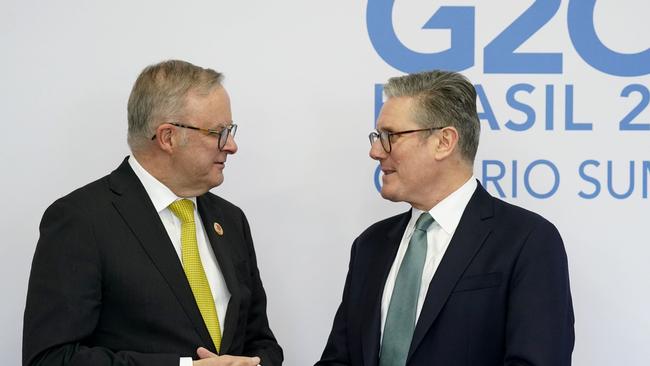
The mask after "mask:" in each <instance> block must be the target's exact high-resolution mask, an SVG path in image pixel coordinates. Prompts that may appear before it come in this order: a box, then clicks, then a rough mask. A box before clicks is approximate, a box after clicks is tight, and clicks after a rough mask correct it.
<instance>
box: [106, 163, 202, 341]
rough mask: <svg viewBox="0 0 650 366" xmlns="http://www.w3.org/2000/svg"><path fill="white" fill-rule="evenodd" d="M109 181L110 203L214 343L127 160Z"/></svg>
mask: <svg viewBox="0 0 650 366" xmlns="http://www.w3.org/2000/svg"><path fill="white" fill-rule="evenodd" d="M109 182H110V183H109V184H110V189H111V191H112V192H113V193H114V195H113V206H114V207H115V209H116V210H117V211H118V212H119V214H120V216H122V218H123V219H124V222H125V223H126V225H127V226H128V227H129V228H130V229H131V231H132V232H133V234H134V235H135V236H136V238H137V239H138V241H139V242H140V244H141V245H142V248H143V249H144V250H145V252H146V253H147V255H148V256H149V258H150V259H151V262H153V264H154V266H155V267H156V268H157V269H158V271H159V272H160V274H161V275H162V276H163V278H164V279H165V280H166V281H167V283H168V284H169V287H170V289H171V291H172V293H173V294H174V296H175V297H176V300H177V301H178V302H179V303H180V304H181V306H182V308H183V310H184V312H185V314H186V315H187V317H188V318H189V320H190V322H191V323H192V324H193V325H194V328H195V329H196V332H197V335H198V336H199V337H200V339H201V340H202V342H203V344H205V345H211V346H213V343H212V340H211V338H210V334H209V333H208V330H207V328H206V326H205V323H204V322H203V317H202V316H201V313H200V311H199V308H198V307H197V305H196V301H195V300H194V294H193V293H192V289H191V288H190V285H189V283H188V282H187V277H186V276H185V272H184V271H183V266H182V265H181V262H180V260H179V259H178V254H176V251H175V250H174V246H173V244H172V243H171V241H170V239H169V236H168V235H167V231H166V230H165V227H164V226H163V224H162V222H161V221H160V216H159V215H158V213H157V212H156V209H155V208H154V206H153V203H152V202H151V199H149V196H148V195H147V192H146V191H145V189H144V187H143V186H142V183H140V180H139V179H138V177H137V176H136V175H135V173H134V172H133V170H131V167H130V166H129V164H128V162H127V160H126V159H125V160H124V162H122V164H121V165H120V166H119V167H118V168H117V169H116V170H115V171H113V172H112V173H111V175H110V178H109ZM212 348H213V347H212Z"/></svg>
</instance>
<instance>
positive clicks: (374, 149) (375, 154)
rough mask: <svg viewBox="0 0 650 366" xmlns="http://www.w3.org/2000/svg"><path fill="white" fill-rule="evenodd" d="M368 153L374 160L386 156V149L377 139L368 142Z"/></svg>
mask: <svg viewBox="0 0 650 366" xmlns="http://www.w3.org/2000/svg"><path fill="white" fill-rule="evenodd" d="M368 155H370V158H371V159H374V160H381V159H384V158H385V157H386V155H387V153H386V150H384V148H383V147H382V146H381V141H379V139H377V140H376V141H375V142H373V143H372V144H370V152H369V154H368Z"/></svg>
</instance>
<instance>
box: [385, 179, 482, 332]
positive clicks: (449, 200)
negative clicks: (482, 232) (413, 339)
mask: <svg viewBox="0 0 650 366" xmlns="http://www.w3.org/2000/svg"><path fill="white" fill-rule="evenodd" d="M476 187H477V183H476V178H475V177H474V176H472V177H470V179H469V180H468V181H467V182H465V184H463V185H462V186H461V187H460V188H458V189H457V190H455V191H454V192H453V193H452V194H450V195H449V196H447V197H446V198H445V199H443V200H442V201H440V202H439V203H438V204H437V205H435V207H433V208H432V209H431V210H430V211H429V214H431V217H433V219H434V220H435V222H434V223H433V224H431V226H429V228H428V229H427V256H426V258H425V261H424V269H423V270H422V281H421V282H420V293H419V296H418V305H417V312H416V315H415V322H416V324H417V320H418V319H419V318H420V312H421V311H422V305H424V299H425V298H426V296H427V290H428V288H429V283H431V280H432V279H433V276H434V275H435V273H436V270H437V269H438V266H439V265H440V262H441V261H442V257H443V256H444V255H445V251H447V247H448V246H449V242H450V241H451V238H452V237H453V236H454V232H455V231H456V227H458V223H459V222H460V218H461V216H462V215H463V212H464V211H465V207H467V203H468V202H469V200H470V199H471V198H472V195H473V194H474V191H475V190H476ZM422 212H423V211H421V210H418V209H417V208H411V219H410V220H409V223H408V225H406V230H404V236H402V241H401V242H400V244H399V249H398V250H397V255H396V256H395V260H394V261H393V265H392V267H391V269H390V272H389V273H388V278H387V279H386V284H385V285H384V294H383V296H382V298H381V338H380V340H382V339H383V338H384V326H385V324H386V314H387V313H388V306H389V305H390V299H391V297H392V295H393V288H394V287H395V279H396V278H397V273H398V272H399V267H400V265H401V264H402V260H403V259H404V254H405V253H406V249H407V248H408V245H409V241H410V240H411V235H413V231H415V222H416V221H417V219H418V218H419V217H420V214H422Z"/></svg>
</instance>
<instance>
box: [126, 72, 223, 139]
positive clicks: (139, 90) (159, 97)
mask: <svg viewBox="0 0 650 366" xmlns="http://www.w3.org/2000/svg"><path fill="white" fill-rule="evenodd" d="M222 79H223V75H222V74H221V73H219V72H216V71H214V70H212V69H207V68H206V69H204V68H202V67H199V66H195V65H192V64H191V63H189V62H185V61H180V60H169V61H163V62H160V63H157V64H155V65H150V66H147V67H146V68H145V69H144V70H142V72H141V73H140V75H139V76H138V78H137V80H136V81H135V84H133V89H132V90H131V95H130V96H129V103H128V106H127V111H128V121H129V130H128V137H127V142H128V144H129V147H130V148H131V150H132V151H135V150H138V149H141V148H142V147H143V146H144V144H145V143H146V142H147V141H148V140H150V139H151V137H152V136H153V135H154V134H155V131H156V128H157V127H158V126H159V125H160V124H162V123H164V122H167V121H166V120H165V119H171V118H178V117H180V114H182V113H183V110H184V108H185V101H186V97H187V95H188V94H189V93H190V92H196V93H198V94H199V95H208V94H209V93H210V92H211V91H212V90H214V88H216V87H219V86H220V85H221V80H222Z"/></svg>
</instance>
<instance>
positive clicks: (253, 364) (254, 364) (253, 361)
mask: <svg viewBox="0 0 650 366" xmlns="http://www.w3.org/2000/svg"><path fill="white" fill-rule="evenodd" d="M260 362H262V360H260V358H259V357H251V366H259V365H260Z"/></svg>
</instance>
